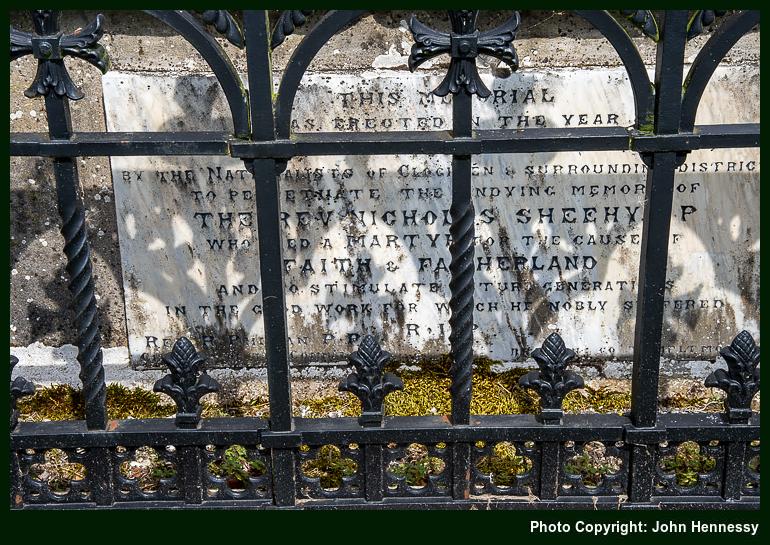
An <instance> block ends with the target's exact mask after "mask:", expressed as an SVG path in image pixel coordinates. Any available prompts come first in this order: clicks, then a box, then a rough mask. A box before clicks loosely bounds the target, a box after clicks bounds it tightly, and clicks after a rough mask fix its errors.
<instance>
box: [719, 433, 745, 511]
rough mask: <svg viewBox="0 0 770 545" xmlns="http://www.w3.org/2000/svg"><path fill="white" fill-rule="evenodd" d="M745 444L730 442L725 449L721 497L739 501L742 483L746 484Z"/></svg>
mask: <svg viewBox="0 0 770 545" xmlns="http://www.w3.org/2000/svg"><path fill="white" fill-rule="evenodd" d="M745 467H746V443H744V442H742V441H741V442H730V443H727V446H726V447H725V469H724V472H723V480H722V497H723V498H724V499H726V500H740V499H741V494H742V493H743V483H745V482H746V476H745V474H744V473H745Z"/></svg>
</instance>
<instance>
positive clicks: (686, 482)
mask: <svg viewBox="0 0 770 545" xmlns="http://www.w3.org/2000/svg"><path fill="white" fill-rule="evenodd" d="M716 464H717V462H716V460H715V459H714V458H713V457H712V456H707V455H705V454H701V452H700V445H698V443H696V442H694V441H685V442H684V443H682V444H681V445H679V446H678V447H677V449H676V454H674V455H672V456H666V457H665V458H663V459H662V460H661V462H660V466H661V468H662V469H663V471H666V472H668V473H675V474H676V484H678V485H679V486H695V485H696V484H697V483H698V475H699V474H700V473H708V472H710V471H713V470H714V468H715V467H716Z"/></svg>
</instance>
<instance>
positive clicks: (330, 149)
mask: <svg viewBox="0 0 770 545" xmlns="http://www.w3.org/2000/svg"><path fill="white" fill-rule="evenodd" d="M759 134H760V133H759V124H758V123H742V124H732V125H701V126H697V127H696V128H695V130H694V132H692V133H680V134H670V135H667V134H665V135H654V134H646V133H642V132H639V131H635V130H631V129H627V128H624V127H589V128H585V129H549V128H544V129H523V130H511V129H493V130H479V131H476V132H475V136H474V137H471V138H453V137H452V133H451V132H450V131H425V132H389V133H338V132H333V133H313V134H296V135H293V136H292V138H291V139H290V140H272V141H264V142H254V141H248V140H239V139H235V138H233V137H231V136H230V135H229V134H228V133H224V132H186V133H167V132H162V133H152V132H116V133H101V132H81V133H75V134H74V135H73V137H72V139H70V140H52V139H50V138H49V137H48V135H47V134H43V133H11V146H10V148H11V155H12V156H42V157H82V156H105V155H108V156H134V155H136V156H142V155H232V156H233V157H239V158H242V159H265V158H291V157H297V156H318V155H395V154H399V153H406V154H415V153H419V154H436V155H452V154H455V155H478V154H483V153H532V152H554V151H612V150H617V151H623V150H631V151H636V152H639V153H651V152H665V151H689V150H695V149H716V148H748V147H758V146H759Z"/></svg>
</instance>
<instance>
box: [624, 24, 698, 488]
mask: <svg viewBox="0 0 770 545" xmlns="http://www.w3.org/2000/svg"><path fill="white" fill-rule="evenodd" d="M687 21H688V12H687V11H685V10H677V11H673V10H669V11H666V12H665V16H664V20H663V34H662V38H661V41H660V42H659V43H658V48H657V52H656V53H657V55H656V60H655V124H654V131H655V134H676V133H678V132H679V124H680V118H681V112H682V72H683V69H684V47H685V43H686V41H687ZM679 158H680V157H679V156H678V155H677V154H676V153H675V152H665V153H653V154H652V155H651V156H650V155H648V156H647V157H645V158H644V159H645V162H646V163H647V166H648V168H649V170H648V172H647V182H646V188H645V197H646V203H645V207H644V224H643V230H642V247H641V257H640V263H639V293H638V294H637V309H636V324H635V332H634V366H633V375H632V381H631V419H632V421H633V423H634V425H635V426H637V427H644V428H652V427H655V425H656V423H657V417H658V380H659V374H660V354H661V334H662V331H663V300H664V298H665V286H666V266H667V263H668V237H669V231H670V227H671V203H672V200H673V191H674V177H675V169H676V167H677V165H678V159H679ZM654 448H655V447H654V445H651V444H633V445H632V446H631V453H630V470H629V497H630V499H631V501H632V502H648V501H650V498H651V496H652V490H653V479H654V473H655V467H654V456H653V449H654Z"/></svg>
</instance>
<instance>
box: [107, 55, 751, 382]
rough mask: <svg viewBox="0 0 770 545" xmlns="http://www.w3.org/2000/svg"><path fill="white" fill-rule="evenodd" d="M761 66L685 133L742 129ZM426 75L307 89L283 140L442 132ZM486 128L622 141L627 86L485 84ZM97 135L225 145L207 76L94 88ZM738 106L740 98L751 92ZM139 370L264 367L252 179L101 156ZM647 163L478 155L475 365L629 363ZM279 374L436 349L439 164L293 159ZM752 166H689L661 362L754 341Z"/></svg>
mask: <svg viewBox="0 0 770 545" xmlns="http://www.w3.org/2000/svg"><path fill="white" fill-rule="evenodd" d="M758 77H759V70H758V68H754V67H720V68H719V70H718V72H717V74H716V75H715V78H714V80H713V81H712V82H711V84H710V85H709V87H708V88H707V90H706V94H705V96H704V99H703V102H702V106H701V108H700V111H699V114H698V123H699V124H712V123H727V122H733V123H734V122H756V120H757V119H759V83H758V81H759V79H758ZM438 81H439V79H438V76H426V75H424V74H410V73H405V72H396V71H373V72H364V73H356V74H334V73H312V74H308V75H306V76H305V78H304V79H303V82H302V85H301V87H300V90H299V92H298V94H297V99H296V100H295V106H294V120H293V130H294V131H295V132H314V131H370V132H373V131H387V130H402V131H403V130H418V131H420V130H423V131H427V130H447V129H450V128H451V99H449V98H446V99H440V98H437V97H434V96H433V95H431V94H430V90H431V89H432V88H434V87H435V85H436V84H437V83H438ZM485 83H486V84H487V85H488V86H489V87H490V89H492V91H493V94H492V96H491V97H489V98H488V99H486V100H485V101H479V100H478V99H474V116H475V118H476V119H475V121H476V124H477V126H478V127H481V128H519V129H523V130H527V128H532V127H575V128H581V127H591V126H621V127H623V126H629V125H631V124H632V121H633V106H632V95H631V90H630V85H629V84H628V82H627V78H626V77H625V73H624V71H623V70H622V69H616V68H594V69H584V70H567V69H561V70H549V71H538V72H528V71H522V72H520V73H515V74H513V75H512V76H510V77H508V78H505V79H499V78H493V77H492V76H489V75H487V76H485ZM103 86H104V104H105V110H106V115H107V126H108V130H110V131H169V130H174V131H183V130H231V127H232V124H231V121H230V120H229V119H228V115H229V114H228V110H227V108H226V103H225V101H224V98H223V95H222V93H221V91H220V89H219V87H218V85H217V84H216V80H215V79H214V78H213V77H206V76H175V77H174V76H158V75H147V74H136V73H120V72H116V73H108V74H107V75H106V76H105V77H104V78H103ZM747 89H748V92H747ZM111 161H112V172H113V183H114V188H115V200H116V206H117V216H118V230H119V233H118V234H119V240H120V248H121V258H122V266H123V281H124V288H125V301H126V316H127V321H128V324H127V329H128V335H129V351H130V354H131V358H132V363H134V364H135V365H137V366H140V367H141V366H152V365H156V364H157V363H158V360H157V358H158V355H159V354H160V353H161V352H164V351H168V350H169V349H170V346H171V345H172V344H173V342H174V340H175V339H176V338H177V337H178V336H180V335H188V336H191V337H193V338H195V339H196V340H197V344H198V346H200V347H202V348H204V349H206V350H207V351H208V353H209V354H210V356H211V357H212V358H213V363H214V364H219V365H225V364H228V365H232V366H242V365H255V364H259V363H260V362H261V361H262V360H263V358H264V339H263V329H262V327H263V323H262V311H261V308H262V307H261V305H262V300H261V297H262V294H261V290H260V280H259V252H258V242H257V233H256V203H255V200H254V184H253V180H252V178H251V176H250V174H249V173H248V172H247V171H246V170H245V168H244V165H243V163H242V162H241V161H239V160H234V159H230V158H227V157H113V158H112V159H111ZM645 174H646V168H645V166H644V164H643V163H642V162H641V161H640V159H639V158H638V156H637V155H636V154H635V153H632V152H583V153H578V152H564V153H529V154H520V155H512V154H504V155H488V156H487V155H482V156H476V157H475V162H474V167H473V186H474V204H475V208H476V234H477V246H476V273H475V282H476V289H475V297H476V308H475V313H474V318H475V322H476V330H475V334H474V343H475V347H474V350H475V353H476V354H479V355H486V356H489V357H491V358H494V359H499V360H505V361H517V360H523V359H526V357H527V356H528V354H529V352H530V351H531V349H532V348H533V347H534V345H535V343H538V342H540V341H542V339H543V337H544V336H545V335H546V334H547V333H549V332H550V331H552V330H558V331H559V332H560V333H561V335H562V336H563V337H564V338H565V341H566V342H567V344H568V345H569V346H571V347H574V348H575V350H576V351H577V352H578V354H579V355H580V356H583V357H585V358H587V359H588V360H611V359H629V358H630V354H631V352H632V347H633V333H634V320H635V311H636V293H637V280H638V261H639V253H640V243H641V234H642V217H643V210H644V206H645V191H644V188H645V186H644V182H645ZM280 182H281V206H282V209H283V213H282V222H283V225H284V237H283V239H282V240H280V241H271V243H275V244H281V245H282V247H283V253H284V264H285V283H286V289H287V298H286V303H287V308H286V312H287V317H288V324H289V342H290V350H291V354H292V361H294V362H296V363H303V362H314V361H338V360H340V359H343V358H344V356H345V354H347V353H349V352H350V350H351V349H352V348H354V345H355V344H356V341H357V340H358V339H359V338H360V336H361V335H363V334H364V333H367V332H373V333H377V334H378V335H380V336H381V338H382V340H383V344H384V346H386V347H387V349H388V350H390V351H391V352H393V353H394V354H397V355H399V356H409V355H417V354H421V355H440V354H445V353H447V352H448V350H449V342H448V334H449V328H448V319H449V307H448V300H449V280H450V275H449V262H450V259H449V251H448V244H449V240H450V238H449V207H450V196H451V158H450V157H447V156H424V155H423V156H421V155H399V156H359V157H355V156H335V157H302V158H295V159H293V160H292V161H290V162H289V165H288V168H287V169H286V171H285V172H284V173H283V174H281V175H280ZM758 199H759V152H758V150H754V149H750V150H701V151H697V152H693V153H691V154H690V155H689V156H688V157H687V159H686V161H685V163H684V164H683V165H682V166H681V167H680V169H679V172H678V173H677V177H676V187H675V196H674V206H673V213H672V218H671V222H672V223H671V239H670V241H669V244H670V253H669V263H668V283H667V287H666V294H665V295H666V311H665V323H664V354H665V355H666V356H667V357H671V358H679V359H708V358H713V357H715V356H716V354H717V350H718V346H719V344H720V343H725V342H727V341H729V340H730V339H731V338H732V336H733V335H735V333H737V331H739V330H740V329H748V330H749V331H750V332H751V333H752V334H753V335H755V338H757V339H758V338H759V337H758V334H759V206H758V202H759V201H758Z"/></svg>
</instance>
